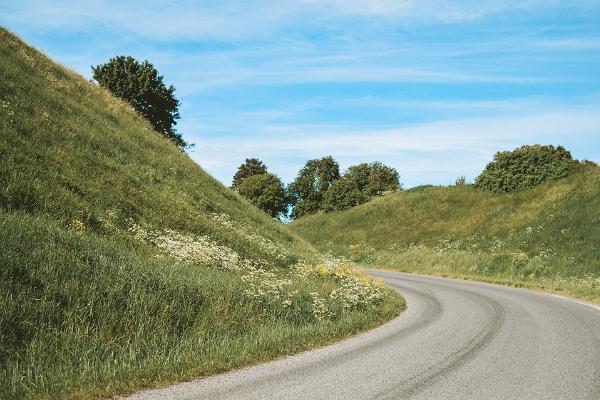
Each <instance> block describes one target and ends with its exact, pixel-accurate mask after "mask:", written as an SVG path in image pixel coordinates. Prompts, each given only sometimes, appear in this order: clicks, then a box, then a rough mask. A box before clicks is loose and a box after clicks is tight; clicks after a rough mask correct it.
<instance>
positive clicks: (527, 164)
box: [475, 144, 577, 193]
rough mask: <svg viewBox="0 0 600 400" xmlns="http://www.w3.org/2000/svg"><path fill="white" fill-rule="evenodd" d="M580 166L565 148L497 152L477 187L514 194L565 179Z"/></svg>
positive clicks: (534, 147)
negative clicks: (577, 165)
mask: <svg viewBox="0 0 600 400" xmlns="http://www.w3.org/2000/svg"><path fill="white" fill-rule="evenodd" d="M576 163H577V162H576V161H575V160H573V158H572V157H571V153H570V152H569V151H567V150H566V149H565V148H564V147H562V146H557V147H554V146H552V145H547V146H542V145H539V144H536V145H532V146H530V145H524V146H521V147H518V148H516V149H515V150H513V151H499V152H497V153H496V155H495V156H494V160H493V161H492V162H490V163H489V164H488V165H487V166H486V167H485V169H484V170H483V172H482V173H481V175H479V176H478V177H477V178H476V179H475V187H477V188H479V189H483V190H487V191H490V192H495V193H506V192H512V191H515V190H519V189H524V188H528V187H531V186H535V185H538V184H540V183H543V182H547V181H550V180H553V179H558V178H562V177H565V176H567V175H568V173H569V171H570V170H571V169H572V168H573V166H574V165H576Z"/></svg>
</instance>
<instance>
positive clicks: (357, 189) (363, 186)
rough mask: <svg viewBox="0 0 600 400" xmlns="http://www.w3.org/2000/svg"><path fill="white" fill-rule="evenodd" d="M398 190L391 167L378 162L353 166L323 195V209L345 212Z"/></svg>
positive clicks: (395, 172) (395, 174)
mask: <svg viewBox="0 0 600 400" xmlns="http://www.w3.org/2000/svg"><path fill="white" fill-rule="evenodd" d="M400 188H401V185H400V178H399V175H398V172H397V171H396V170H395V169H394V168H392V167H388V166H386V165H383V164H382V163H380V162H378V161H375V162H372V163H370V164H367V163H362V164H358V165H353V166H351V167H350V168H348V170H347V171H346V172H345V173H344V175H343V176H342V177H341V178H340V179H338V180H337V181H336V182H334V183H333V185H332V186H331V188H330V189H329V190H328V191H327V192H326V193H325V194H324V196H323V209H324V210H325V211H333V210H345V209H348V208H351V207H354V206H357V205H359V204H363V203H366V202H367V201H369V200H371V199H372V198H373V197H376V196H380V195H382V194H383V193H385V192H388V191H392V190H397V189H400Z"/></svg>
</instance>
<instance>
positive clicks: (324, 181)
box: [232, 156, 402, 218]
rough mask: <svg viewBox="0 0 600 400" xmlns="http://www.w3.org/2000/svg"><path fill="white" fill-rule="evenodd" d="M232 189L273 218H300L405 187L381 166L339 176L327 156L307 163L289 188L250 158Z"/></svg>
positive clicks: (354, 168) (375, 164) (360, 167)
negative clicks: (288, 216)
mask: <svg viewBox="0 0 600 400" xmlns="http://www.w3.org/2000/svg"><path fill="white" fill-rule="evenodd" d="M232 188H233V189H235V190H237V191H238V192H239V193H240V195H242V196H243V197H245V198H246V199H248V200H249V201H250V202H251V203H252V204H254V205H255V206H257V207H258V208H260V209H262V210H263V211H265V212H267V213H268V214H270V215H271V216H273V217H282V216H287V215H288V214H289V215H290V216H291V217H292V218H298V217H302V216H305V215H309V214H314V213H316V212H318V211H321V210H323V211H334V210H345V209H347V208H350V207H354V206H357V205H359V204H363V203H366V202H367V201H369V200H371V199H372V198H374V197H376V196H380V195H382V194H384V193H386V192H389V191H394V190H399V189H401V188H402V186H401V185H400V180H399V175H398V172H397V171H396V170H395V169H394V168H392V167H388V166H386V165H383V164H382V163H380V162H373V163H370V164H367V163H363V164H358V165H353V166H351V167H350V168H348V170H347V171H346V172H345V173H344V174H340V167H339V164H338V163H337V161H335V160H334V159H333V157H331V156H327V157H323V158H320V159H314V160H308V161H307V162H306V164H305V165H304V167H303V168H302V169H301V170H300V171H299V172H298V175H297V176H296V179H295V180H294V181H293V182H292V183H291V184H289V185H288V186H287V188H286V187H284V185H283V182H281V180H280V179H279V178H278V177H277V176H276V175H274V174H272V173H270V172H268V171H267V167H266V165H265V164H264V163H263V162H262V161H260V160H258V159H256V158H248V159H246V161H245V162H244V163H243V164H242V165H240V167H239V168H238V170H237V172H236V173H235V175H234V177H233V183H232Z"/></svg>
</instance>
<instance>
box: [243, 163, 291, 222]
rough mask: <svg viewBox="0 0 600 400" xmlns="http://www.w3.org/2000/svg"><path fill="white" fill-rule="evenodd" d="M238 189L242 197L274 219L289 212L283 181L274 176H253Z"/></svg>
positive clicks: (264, 174) (267, 174) (269, 174)
mask: <svg viewBox="0 0 600 400" xmlns="http://www.w3.org/2000/svg"><path fill="white" fill-rule="evenodd" d="M236 189H237V191H238V192H239V194H240V195H241V196H242V197H244V198H246V199H247V200H248V201H250V203H252V204H254V205H255V206H256V207H258V208H260V209H261V210H263V211H264V212H266V213H267V214H269V215H270V216H272V217H279V216H282V215H284V214H285V213H286V212H287V209H288V199H287V194H286V191H285V189H284V187H283V183H282V182H281V180H280V179H279V178H278V177H277V176H276V175H274V174H271V173H269V172H265V173H262V174H259V175H251V176H249V177H247V178H246V179H244V180H243V181H242V183H240V184H239V185H238V186H237V187H236Z"/></svg>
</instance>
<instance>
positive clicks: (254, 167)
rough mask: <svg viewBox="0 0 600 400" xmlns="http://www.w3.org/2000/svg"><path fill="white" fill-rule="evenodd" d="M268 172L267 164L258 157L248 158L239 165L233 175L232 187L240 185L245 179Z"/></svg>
mask: <svg viewBox="0 0 600 400" xmlns="http://www.w3.org/2000/svg"><path fill="white" fill-rule="evenodd" d="M266 172H267V166H266V165H265V164H264V163H263V162H262V161H261V160H259V159H258V158H246V161H244V163H243V164H242V165H240V166H239V167H238V170H237V172H236V173H235V175H234V176H233V183H232V184H231V187H232V188H235V187H237V186H239V185H240V184H241V183H242V182H243V181H244V179H246V178H248V177H250V176H253V175H260V174H264V173H266Z"/></svg>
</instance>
